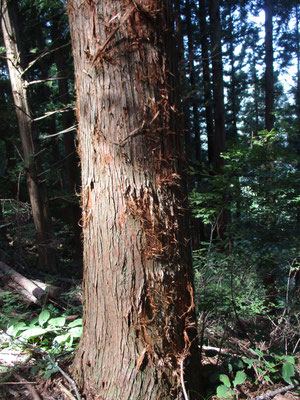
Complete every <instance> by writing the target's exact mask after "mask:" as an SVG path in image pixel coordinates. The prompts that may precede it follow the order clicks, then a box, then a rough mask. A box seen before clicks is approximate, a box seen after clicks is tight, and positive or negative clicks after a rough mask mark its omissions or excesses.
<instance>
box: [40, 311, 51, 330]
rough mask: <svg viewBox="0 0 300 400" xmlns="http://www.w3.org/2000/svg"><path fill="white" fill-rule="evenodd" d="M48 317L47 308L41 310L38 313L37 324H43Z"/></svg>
mask: <svg viewBox="0 0 300 400" xmlns="http://www.w3.org/2000/svg"><path fill="white" fill-rule="evenodd" d="M49 318H50V313H49V311H48V310H44V311H42V312H41V313H40V315H39V324H40V326H43V325H44V324H45V323H46V322H47V321H48V319H49Z"/></svg>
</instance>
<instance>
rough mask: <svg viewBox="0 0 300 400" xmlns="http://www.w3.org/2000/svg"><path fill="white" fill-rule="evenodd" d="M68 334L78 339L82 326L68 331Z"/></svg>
mask: <svg viewBox="0 0 300 400" xmlns="http://www.w3.org/2000/svg"><path fill="white" fill-rule="evenodd" d="M69 333H70V334H71V335H72V336H73V337H74V338H79V337H80V336H81V335H82V326H76V327H75V328H71V329H69Z"/></svg>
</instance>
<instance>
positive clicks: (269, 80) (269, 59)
mask: <svg viewBox="0 0 300 400" xmlns="http://www.w3.org/2000/svg"><path fill="white" fill-rule="evenodd" d="M264 10H265V32H266V36H265V51H266V56H265V63H266V72H265V74H266V75H265V90H266V115H265V119H266V129H267V131H271V130H272V129H273V126H274V115H273V112H274V72H273V22H272V18H273V6H272V0H265V5H264Z"/></svg>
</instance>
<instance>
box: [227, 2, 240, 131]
mask: <svg viewBox="0 0 300 400" xmlns="http://www.w3.org/2000/svg"><path fill="white" fill-rule="evenodd" d="M228 7H229V10H228V11H229V60H230V89H229V96H228V97H229V98H228V100H229V103H230V108H231V118H230V123H231V126H230V138H231V139H237V137H238V133H237V113H238V108H237V94H236V88H237V82H236V69H235V65H234V62H235V55H234V47H235V43H234V34H233V29H234V24H233V15H232V14H233V9H232V4H231V3H230V4H229V5H228ZM228 136H229V133H228Z"/></svg>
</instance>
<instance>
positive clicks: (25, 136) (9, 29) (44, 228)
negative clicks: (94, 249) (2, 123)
mask: <svg viewBox="0 0 300 400" xmlns="http://www.w3.org/2000/svg"><path fill="white" fill-rule="evenodd" d="M1 11H2V18H1V25H2V32H3V39H4V43H5V47H6V54H7V65H8V69H9V75H10V82H11V87H12V93H13V98H14V103H15V109H16V114H17V119H18V124H19V131H20V137H21V142H22V148H23V155H24V168H25V171H26V180H27V186H28V191H29V197H30V203H31V208H32V215H33V220H34V225H35V229H36V232H37V240H38V254H39V266H40V268H41V269H44V270H48V271H53V270H54V269H55V266H56V255H55V251H54V249H53V247H51V220H50V216H49V211H48V199H47V195H46V192H45V187H44V185H42V184H41V183H40V182H39V179H38V168H37V160H36V154H35V149H34V144H33V134H32V132H33V131H32V117H31V111H30V109H29V102H28V93H27V82H26V78H25V75H24V63H23V60H22V52H21V46H20V39H19V33H18V24H17V17H16V2H15V1H8V0H3V1H2V10H1Z"/></svg>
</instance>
